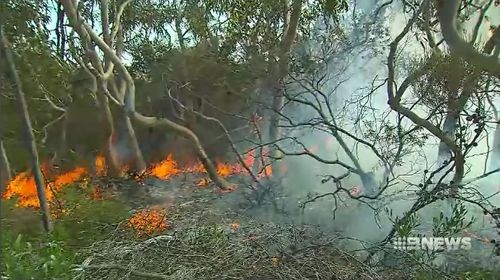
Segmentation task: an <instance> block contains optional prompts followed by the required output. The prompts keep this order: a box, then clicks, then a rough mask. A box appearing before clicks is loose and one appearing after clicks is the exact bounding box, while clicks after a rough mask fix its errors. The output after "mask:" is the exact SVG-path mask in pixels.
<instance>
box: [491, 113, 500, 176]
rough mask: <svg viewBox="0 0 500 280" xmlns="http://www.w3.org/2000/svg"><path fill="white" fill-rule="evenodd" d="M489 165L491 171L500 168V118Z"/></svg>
mask: <svg viewBox="0 0 500 280" xmlns="http://www.w3.org/2000/svg"><path fill="white" fill-rule="evenodd" d="M489 165H490V166H489V171H493V170H496V169H498V168H500V120H497V125H496V128H495V134H494V136H493V147H492V152H491V157H490V164H489Z"/></svg>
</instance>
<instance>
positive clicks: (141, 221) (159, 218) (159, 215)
mask: <svg viewBox="0 0 500 280" xmlns="http://www.w3.org/2000/svg"><path fill="white" fill-rule="evenodd" d="M127 226H128V227H130V228H132V229H133V230H134V231H135V233H136V235H137V237H143V236H147V235H152V234H154V233H160V232H163V231H165V230H166V229H168V224H167V210H166V209H164V208H161V207H151V208H145V209H142V210H141V211H139V212H137V213H135V214H134V215H132V217H130V218H129V219H128V223H127Z"/></svg>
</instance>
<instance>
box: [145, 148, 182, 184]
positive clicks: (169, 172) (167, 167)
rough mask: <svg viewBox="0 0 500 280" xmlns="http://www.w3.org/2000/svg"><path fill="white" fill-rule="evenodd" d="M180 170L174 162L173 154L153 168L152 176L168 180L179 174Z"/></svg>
mask: <svg viewBox="0 0 500 280" xmlns="http://www.w3.org/2000/svg"><path fill="white" fill-rule="evenodd" d="M179 172H180V170H179V169H178V168H177V162H176V161H175V160H174V157H173V156H172V154H169V155H168V156H167V158H166V159H165V160H163V161H161V162H160V163H158V164H156V165H154V166H153V168H151V170H150V174H151V175H153V176H155V177H157V178H159V179H164V180H166V179H168V178H170V177H171V176H173V175H177V174H179Z"/></svg>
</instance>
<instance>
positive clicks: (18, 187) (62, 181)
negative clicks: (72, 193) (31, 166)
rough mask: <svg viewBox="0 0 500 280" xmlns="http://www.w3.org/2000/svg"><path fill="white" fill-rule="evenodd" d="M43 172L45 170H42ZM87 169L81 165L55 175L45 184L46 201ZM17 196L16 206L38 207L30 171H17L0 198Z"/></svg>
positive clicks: (80, 176) (38, 203) (50, 199)
mask: <svg viewBox="0 0 500 280" xmlns="http://www.w3.org/2000/svg"><path fill="white" fill-rule="evenodd" d="M42 173H44V174H45V172H42ZM86 174H87V171H86V170H85V168H83V167H77V168H75V169H73V170H71V171H69V172H66V173H63V174H61V175H59V176H57V177H56V178H55V179H54V180H53V181H52V182H50V183H48V184H45V195H46V197H47V201H49V202H50V201H52V200H53V198H54V193H53V192H57V191H60V190H61V189H62V188H63V187H64V186H65V185H68V184H71V183H74V182H75V181H77V180H79V179H81V178H82V177H83V176H84V175H86ZM14 196H17V197H18V201H17V204H16V206H18V207H33V208H39V207H40V202H39V201H38V196H37V192H36V183H35V178H34V176H33V175H32V173H31V172H29V171H25V172H21V173H19V174H18V175H17V176H16V177H14V179H12V181H10V182H9V183H8V184H7V189H6V191H5V193H4V194H3V196H2V198H5V199H11V198H12V197H14Z"/></svg>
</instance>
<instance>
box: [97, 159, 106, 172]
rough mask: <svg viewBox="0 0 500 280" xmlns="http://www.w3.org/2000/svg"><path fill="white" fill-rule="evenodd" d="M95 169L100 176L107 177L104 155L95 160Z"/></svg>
mask: <svg viewBox="0 0 500 280" xmlns="http://www.w3.org/2000/svg"><path fill="white" fill-rule="evenodd" d="M95 168H96V172H97V175H98V176H104V175H106V159H105V158H104V156H103V155H98V156H97V157H96V158H95Z"/></svg>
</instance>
